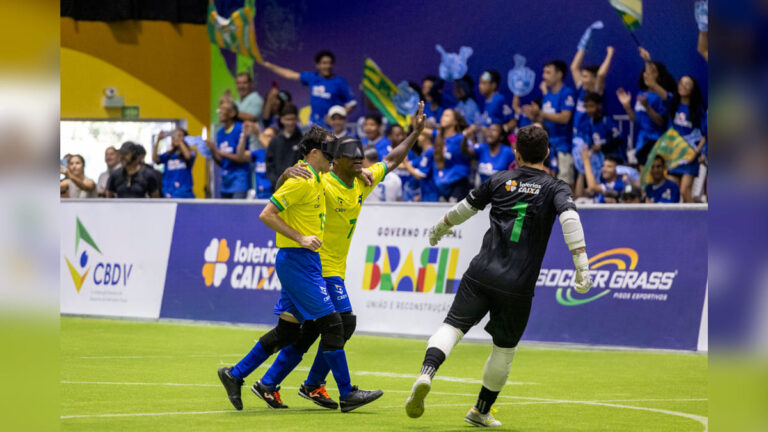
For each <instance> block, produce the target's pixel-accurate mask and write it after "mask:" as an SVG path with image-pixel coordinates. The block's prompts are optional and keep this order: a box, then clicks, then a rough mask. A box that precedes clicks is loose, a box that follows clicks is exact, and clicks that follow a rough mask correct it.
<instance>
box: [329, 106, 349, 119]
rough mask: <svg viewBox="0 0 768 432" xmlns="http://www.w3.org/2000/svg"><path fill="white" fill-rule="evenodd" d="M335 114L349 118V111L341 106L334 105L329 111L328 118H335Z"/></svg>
mask: <svg viewBox="0 0 768 432" xmlns="http://www.w3.org/2000/svg"><path fill="white" fill-rule="evenodd" d="M335 114H338V115H340V116H342V117H344V118H347V110H346V108H344V107H343V106H341V105H334V106H332V107H331V109H329V110H328V118H331V117H333V116H334V115H335Z"/></svg>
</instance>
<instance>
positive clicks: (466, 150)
mask: <svg viewBox="0 0 768 432" xmlns="http://www.w3.org/2000/svg"><path fill="white" fill-rule="evenodd" d="M464 132H466V131H464ZM461 154H463V155H464V156H466V157H468V158H474V157H475V148H474V147H473V146H471V145H469V134H468V133H462V136H461Z"/></svg>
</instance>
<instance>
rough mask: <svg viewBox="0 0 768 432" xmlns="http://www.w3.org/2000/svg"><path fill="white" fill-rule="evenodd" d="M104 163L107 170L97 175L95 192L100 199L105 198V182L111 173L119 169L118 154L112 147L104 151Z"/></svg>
mask: <svg viewBox="0 0 768 432" xmlns="http://www.w3.org/2000/svg"><path fill="white" fill-rule="evenodd" d="M104 162H105V163H106V164H107V170H106V171H104V172H103V173H101V174H100V175H99V180H98V182H97V184H96V192H97V193H98V194H99V197H100V198H104V197H106V196H107V180H108V179H109V175H110V174H112V171H114V170H116V169H119V168H120V153H118V151H117V149H116V148H115V147H114V146H109V147H107V149H106V150H105V151H104Z"/></svg>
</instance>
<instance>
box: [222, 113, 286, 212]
mask: <svg viewBox="0 0 768 432" xmlns="http://www.w3.org/2000/svg"><path fill="white" fill-rule="evenodd" d="M267 131H273V129H272V128H271V127H270V128H266V129H265V131H264V132H262V133H259V126H258V125H257V124H256V123H254V122H250V121H246V122H243V133H242V134H240V139H239V140H238V142H237V151H236V152H235V153H234V154H229V153H222V154H221V157H223V158H227V159H230V160H231V161H232V162H234V163H239V164H246V163H251V162H253V166H254V169H253V171H254V180H255V181H254V189H255V192H256V195H255V196H256V198H259V199H269V197H270V196H272V183H271V182H270V181H269V178H268V177H267V164H266V154H267V150H268V149H269V142H267V144H266V147H265V148H259V149H255V150H249V149H248V146H247V145H246V143H247V139H246V138H247V137H250V136H258V137H259V139H261V136H262V135H264V134H265V133H268V132H267ZM273 138H274V136H273Z"/></svg>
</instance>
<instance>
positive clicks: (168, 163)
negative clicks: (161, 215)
mask: <svg viewBox="0 0 768 432" xmlns="http://www.w3.org/2000/svg"><path fill="white" fill-rule="evenodd" d="M167 136H168V134H166V132H164V131H162V132H160V133H159V134H157V139H156V140H155V145H154V146H153V147H152V162H154V163H155V164H162V165H163V177H162V193H163V196H164V197H166V198H194V197H195V194H194V192H192V165H194V163H195V158H196V156H197V152H196V151H195V149H192V148H189V146H188V145H187V143H186V142H185V141H184V138H186V136H187V131H186V130H184V129H181V128H178V129H175V130H174V131H173V132H171V134H170V137H171V148H170V149H168V151H167V152H165V153H163V154H158V148H159V147H160V141H161V140H162V139H164V138H166V137H167Z"/></svg>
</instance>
